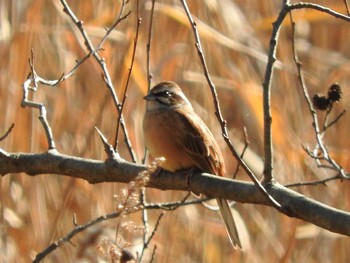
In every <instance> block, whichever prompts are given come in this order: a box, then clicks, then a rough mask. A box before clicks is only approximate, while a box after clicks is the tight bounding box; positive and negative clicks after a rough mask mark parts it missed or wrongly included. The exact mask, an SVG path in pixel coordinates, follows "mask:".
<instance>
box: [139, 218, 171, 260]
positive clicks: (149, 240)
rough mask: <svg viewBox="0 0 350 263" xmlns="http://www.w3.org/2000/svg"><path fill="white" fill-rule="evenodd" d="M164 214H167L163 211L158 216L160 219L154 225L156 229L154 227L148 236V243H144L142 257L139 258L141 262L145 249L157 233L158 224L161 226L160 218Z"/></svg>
mask: <svg viewBox="0 0 350 263" xmlns="http://www.w3.org/2000/svg"><path fill="white" fill-rule="evenodd" d="M164 215H165V213H164V212H162V213H161V214H160V215H159V216H158V219H157V221H156V224H155V225H154V229H153V231H152V233H151V235H150V236H149V237H148V239H147V241H146V243H144V244H143V247H142V251H141V255H140V258H139V262H141V261H142V257H143V255H144V253H145V250H146V249H147V248H148V246H149V244H150V242H151V240H152V238H153V237H154V235H155V234H156V232H157V229H158V226H159V224H160V220H161V219H162V218H163V216H164Z"/></svg>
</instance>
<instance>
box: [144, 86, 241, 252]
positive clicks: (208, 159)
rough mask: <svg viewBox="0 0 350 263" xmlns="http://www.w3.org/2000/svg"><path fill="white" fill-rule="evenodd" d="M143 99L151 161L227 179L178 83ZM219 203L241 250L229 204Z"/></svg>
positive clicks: (210, 138)
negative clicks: (153, 159) (154, 159)
mask: <svg viewBox="0 0 350 263" xmlns="http://www.w3.org/2000/svg"><path fill="white" fill-rule="evenodd" d="M144 99H145V100H147V109H146V113H145V116H144V120H143V133H144V140H145V145H146V148H148V150H149V153H150V155H151V157H153V158H156V157H164V158H165V161H164V162H163V163H162V164H161V166H162V168H163V169H165V170H168V171H172V172H175V171H178V170H184V169H191V168H195V169H198V170H200V171H202V172H207V173H211V174H215V175H218V176H224V175H225V164H224V160H223V157H222V153H221V150H220V148H219V146H218V144H217V142H216V141H215V139H214V136H213V135H212V133H211V132H210V130H209V129H208V127H207V126H206V125H205V123H204V122H203V121H202V119H201V118H200V117H199V116H198V115H197V114H196V113H195V112H194V110H193V108H192V105H191V103H190V102H189V100H188V99H187V98H186V96H185V94H184V93H183V92H182V90H181V89H180V87H179V86H178V85H177V84H176V83H174V82H171V81H164V82H161V83H159V84H157V85H156V86H154V87H153V88H152V89H151V90H150V92H149V94H148V95H147V96H145V97H144ZM217 203H218V206H219V208H220V212H221V216H222V218H223V221H224V222H225V226H226V229H227V232H228V235H229V238H230V241H231V243H232V244H233V246H234V247H237V246H238V247H239V248H242V245H241V241H240V239H239V235H238V231H237V227H236V224H235V221H234V218H233V216H232V212H231V209H230V206H229V203H228V201H227V200H225V199H219V198H218V199H217Z"/></svg>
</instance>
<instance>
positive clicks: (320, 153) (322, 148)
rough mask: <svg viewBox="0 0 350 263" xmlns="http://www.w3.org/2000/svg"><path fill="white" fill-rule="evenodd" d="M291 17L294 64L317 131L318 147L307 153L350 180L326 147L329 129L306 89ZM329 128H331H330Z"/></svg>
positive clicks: (320, 165)
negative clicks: (324, 140) (324, 124)
mask: <svg viewBox="0 0 350 263" xmlns="http://www.w3.org/2000/svg"><path fill="white" fill-rule="evenodd" d="M289 17H290V21H291V25H292V31H293V41H292V48H293V55H294V62H295V64H296V66H297V71H298V79H299V83H300V85H301V88H302V91H303V94H304V98H305V100H306V102H307V105H308V108H309V111H310V114H311V117H312V124H313V125H312V126H313V129H314V131H315V137H316V143H317V145H316V146H315V149H314V150H313V151H310V150H309V149H308V148H307V147H305V149H306V152H307V153H308V155H309V156H310V157H311V158H313V159H314V160H315V161H316V163H317V165H318V167H321V168H330V169H333V170H336V171H337V172H338V173H339V174H340V175H341V176H342V177H343V178H346V179H348V178H349V174H347V173H346V172H345V171H344V169H343V168H342V167H341V166H340V165H339V164H338V163H337V162H336V161H335V160H333V158H332V157H331V156H330V155H329V152H328V149H327V147H326V145H325V144H324V142H323V137H324V132H325V130H326V129H327V128H326V127H327V125H326V126H324V127H323V130H321V129H320V125H319V121H318V117H317V112H316V110H315V108H314V106H313V103H312V101H311V98H310V95H309V92H308V89H307V87H306V83H305V80H304V76H303V71H302V64H301V62H300V61H299V58H298V54H297V50H296V45H295V22H294V20H293V14H292V12H290V13H289ZM328 114H329V112H327V113H326V117H325V122H326V120H327V118H328ZM342 115H343V114H340V115H339V116H338V117H337V118H336V119H335V121H338V120H339V118H340V117H341V116H342ZM333 124H334V121H333V122H332V125H333ZM328 127H329V126H328ZM321 160H323V161H326V162H327V163H328V164H329V165H327V166H325V165H323V164H322V163H321V162H320V161H321Z"/></svg>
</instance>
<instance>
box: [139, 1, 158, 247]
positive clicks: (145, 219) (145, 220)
mask: <svg viewBox="0 0 350 263" xmlns="http://www.w3.org/2000/svg"><path fill="white" fill-rule="evenodd" d="M154 6H155V0H152V8H151V14H150V22H149V26H148V41H147V84H148V89H147V90H148V91H149V90H150V89H151V81H152V74H151V42H152V32H153V16H154ZM147 153H148V151H147V149H146V148H145V152H144V155H143V156H144V157H143V159H142V163H143V164H144V163H145V162H146V157H147ZM145 203H146V189H145V188H142V189H141V192H140V204H141V205H145ZM141 217H142V223H143V225H144V227H145V231H144V232H143V243H144V244H145V242H146V239H147V234H148V229H149V225H148V212H147V210H146V209H144V210H142V216H141ZM154 252H155V251H154Z"/></svg>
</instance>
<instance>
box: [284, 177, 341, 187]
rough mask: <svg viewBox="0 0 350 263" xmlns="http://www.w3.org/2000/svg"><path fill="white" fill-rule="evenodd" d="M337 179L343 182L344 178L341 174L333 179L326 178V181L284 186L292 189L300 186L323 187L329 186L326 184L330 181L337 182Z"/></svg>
mask: <svg viewBox="0 0 350 263" xmlns="http://www.w3.org/2000/svg"><path fill="white" fill-rule="evenodd" d="M337 179H340V180H343V179H344V178H342V177H341V176H340V174H337V175H335V176H332V177H329V178H326V179H322V180H315V181H310V182H300V183H293V184H287V185H284V186H285V187H287V188H292V187H298V186H310V185H313V186H315V185H323V186H327V185H326V183H327V182H329V181H333V180H337Z"/></svg>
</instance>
